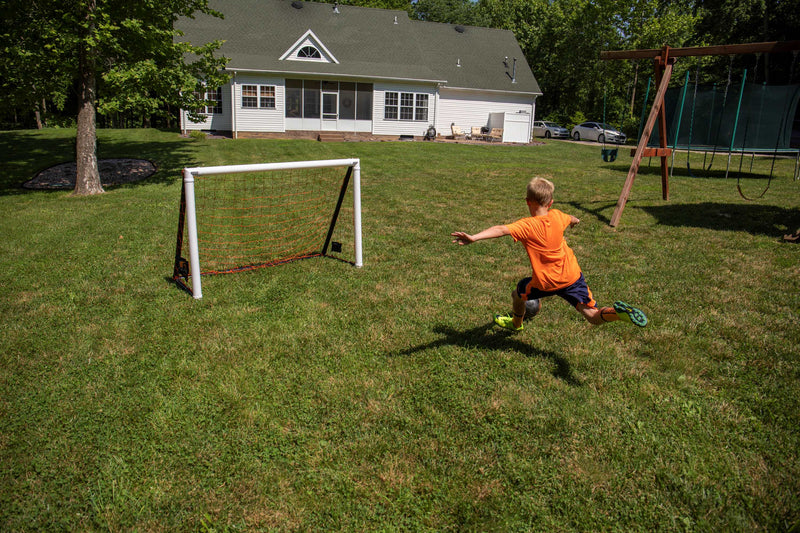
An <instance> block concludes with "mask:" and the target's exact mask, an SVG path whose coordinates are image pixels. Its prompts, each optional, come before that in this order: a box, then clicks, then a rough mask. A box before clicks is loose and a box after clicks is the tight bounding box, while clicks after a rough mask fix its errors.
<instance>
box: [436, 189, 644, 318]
mask: <svg viewBox="0 0 800 533" xmlns="http://www.w3.org/2000/svg"><path fill="white" fill-rule="evenodd" d="M554 190H555V186H554V185H553V183H552V182H550V181H549V180H546V179H544V178H538V177H537V178H533V179H532V180H531V181H530V183H528V194H527V197H526V199H525V200H526V202H527V203H528V210H529V211H530V214H531V216H530V217H526V218H523V219H520V220H517V221H516V222H514V223H513V224H507V225H499V226H492V227H491V228H488V229H485V230H483V231H481V232H480V233H477V234H475V235H469V234H467V233H464V232H462V231H456V232H453V233H451V236H453V237H455V238H454V240H453V242H454V243H457V244H460V245H464V244H472V243H473V242H476V241H480V240H483V239H494V238H496V237H502V236H504V235H511V237H512V238H513V239H514V240H515V241H519V242H521V243H522V244H523V246H525V251H526V252H527V253H528V258H529V259H530V262H531V268H532V270H533V274H532V276H531V277H529V278H524V279H522V280H520V282H519V283H518V284H517V288H516V290H514V291H513V292H512V293H511V297H512V305H513V307H512V308H513V311H512V313H513V316H511V315H508V314H506V315H495V317H494V321H495V323H496V324H497V325H498V326H500V327H501V328H505V329H509V330H512V331H521V330H522V328H523V327H522V319H523V318H524V316H525V301H526V300H533V299H536V298H545V297H547V296H560V297H561V298H563V299H564V300H566V301H567V302H569V303H570V304H571V305H573V306H574V307H575V309H576V310H577V311H578V312H579V313H580V314H582V315H583V317H584V318H586V320H588V321H589V322H590V323H592V324H603V323H605V322H614V321H615V320H624V321H627V322H631V323H632V324H636V325H637V326H640V327H644V326H646V325H647V316H645V314H644V313H643V312H642V311H641V310H640V309H637V308H635V307H632V306H630V305H628V304H626V303H625V302H621V301H617V302H614V306H613V307H599V308H598V307H597V305H596V302H595V301H594V298H592V291H590V290H589V287H588V286H587V285H586V280H585V279H584V277H583V273H582V272H581V268H580V266H579V265H578V260H577V259H576V258H575V254H574V253H573V252H572V249H571V248H570V247H569V246H567V242H566V241H565V240H564V230H565V229H567V228H571V227H572V226H574V225H576V224H578V223H579V222H580V220H578V219H577V218H575V217H574V216H572V215H568V214H566V213H564V212H562V211H559V210H558V209H551V206H552V205H553V191H554Z"/></svg>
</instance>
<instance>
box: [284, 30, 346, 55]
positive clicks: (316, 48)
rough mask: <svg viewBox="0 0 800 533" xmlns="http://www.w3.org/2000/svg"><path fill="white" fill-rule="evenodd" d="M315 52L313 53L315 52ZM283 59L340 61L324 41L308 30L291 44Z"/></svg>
mask: <svg viewBox="0 0 800 533" xmlns="http://www.w3.org/2000/svg"><path fill="white" fill-rule="evenodd" d="M312 51H313V52H315V53H313V52H312ZM280 60H281V61H287V60H288V61H314V62H319V63H338V62H339V61H338V60H337V59H336V57H334V55H333V54H332V53H330V51H329V50H328V48H327V47H326V46H325V45H324V44H322V41H320V40H319V38H318V37H317V36H316V35H314V32H313V31H311V30H308V31H307V32H305V33H304V34H303V35H302V36H301V37H300V38H299V39H297V41H295V42H294V44H293V45H292V46H290V47H289V48H288V49H287V50H286V52H284V53H283V55H282V56H281V57H280Z"/></svg>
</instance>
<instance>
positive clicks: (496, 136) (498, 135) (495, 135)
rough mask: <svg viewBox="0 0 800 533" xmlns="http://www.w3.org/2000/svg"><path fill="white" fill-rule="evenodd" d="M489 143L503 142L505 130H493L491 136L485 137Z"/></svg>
mask: <svg viewBox="0 0 800 533" xmlns="http://www.w3.org/2000/svg"><path fill="white" fill-rule="evenodd" d="M484 138H485V139H486V140H487V141H498V142H500V141H502V140H503V128H492V131H490V132H489V135H486V136H485V137H484Z"/></svg>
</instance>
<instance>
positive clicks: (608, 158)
mask: <svg viewBox="0 0 800 533" xmlns="http://www.w3.org/2000/svg"><path fill="white" fill-rule="evenodd" d="M600 153H602V154H603V161H605V162H606V163H613V162H614V161H616V160H617V148H603V149H602V150H601V151H600Z"/></svg>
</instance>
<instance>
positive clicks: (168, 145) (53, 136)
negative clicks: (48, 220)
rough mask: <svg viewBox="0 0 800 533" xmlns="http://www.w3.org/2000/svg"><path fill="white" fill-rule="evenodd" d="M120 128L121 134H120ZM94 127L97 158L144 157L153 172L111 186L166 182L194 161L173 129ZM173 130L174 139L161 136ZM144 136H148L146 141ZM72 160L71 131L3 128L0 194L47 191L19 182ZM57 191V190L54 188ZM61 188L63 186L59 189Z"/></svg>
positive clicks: (188, 146) (188, 144) (190, 148)
mask: <svg viewBox="0 0 800 533" xmlns="http://www.w3.org/2000/svg"><path fill="white" fill-rule="evenodd" d="M120 131H122V132H123V133H120ZM125 131H127V130H116V131H112V132H105V131H104V130H98V141H97V157H98V159H114V158H131V159H147V160H149V161H151V162H153V164H154V165H155V166H156V172H155V173H154V174H153V175H151V176H149V177H148V178H146V179H143V180H141V181H135V182H131V183H126V184H121V185H115V186H113V187H114V188H119V187H136V186H138V185H143V184H153V183H162V184H169V183H173V182H175V181H176V180H179V179H180V178H181V169H182V168H184V167H188V166H194V164H195V157H196V156H195V151H194V150H195V149H194V147H193V144H192V143H191V141H188V140H186V139H181V138H180V137H179V136H178V134H177V132H172V131H167V130H149V131H150V132H151V133H150V134H148V133H147V130H145V133H144V134H142V133H141V132H140V131H139V132H137V131H136V130H130V133H127V134H126V133H124V132H125ZM172 133H174V139H170V138H168V137H167V138H165V135H166V134H172ZM147 137H152V140H148V138H147ZM71 161H75V132H74V130H72V131H69V130H62V131H53V132H47V133H46V134H41V133H38V132H36V131H28V130H21V131H6V132H2V135H0V165H2V167H3V172H2V173H0V196H9V195H16V194H31V193H41V192H48V191H47V190H45V189H36V190H34V189H24V188H22V184H23V183H25V182H26V181H28V180H30V179H31V178H33V177H34V176H36V174H38V173H39V172H41V171H42V170H45V169H47V168H50V167H51V166H54V165H58V164H61V163H68V162H71ZM56 190H58V189H56ZM60 190H61V191H63V189H60Z"/></svg>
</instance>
